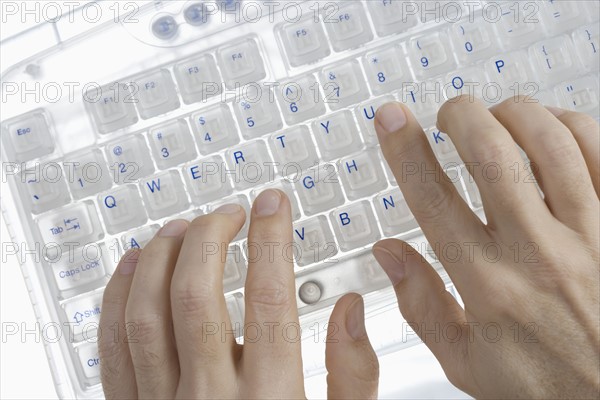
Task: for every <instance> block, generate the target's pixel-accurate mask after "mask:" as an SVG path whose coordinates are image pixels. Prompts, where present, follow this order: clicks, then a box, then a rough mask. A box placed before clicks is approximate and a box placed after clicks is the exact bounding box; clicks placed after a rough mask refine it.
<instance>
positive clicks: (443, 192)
mask: <svg viewBox="0 0 600 400" xmlns="http://www.w3.org/2000/svg"><path fill="white" fill-rule="evenodd" d="M432 186H433V187H432ZM427 189H428V190H427V191H426V193H424V195H423V196H421V201H420V202H419V206H418V207H414V209H413V210H412V212H413V214H414V216H415V218H416V219H417V221H419V223H420V224H428V223H439V221H440V220H441V217H442V216H444V215H446V214H447V213H448V210H451V209H453V207H452V203H453V202H454V201H455V199H454V197H455V196H453V193H452V192H451V191H450V190H449V189H447V188H445V187H444V186H442V185H439V184H434V185H428V187H427Z"/></svg>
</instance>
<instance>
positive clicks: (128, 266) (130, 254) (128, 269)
mask: <svg viewBox="0 0 600 400" xmlns="http://www.w3.org/2000/svg"><path fill="white" fill-rule="evenodd" d="M139 257H140V252H139V251H138V250H137V249H129V250H127V252H126V253H125V254H123V257H122V258H121V261H120V265H119V273H120V274H121V275H131V274H133V271H135V267H136V266H137V262H138V258H139Z"/></svg>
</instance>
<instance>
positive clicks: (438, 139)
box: [432, 131, 446, 144]
mask: <svg viewBox="0 0 600 400" xmlns="http://www.w3.org/2000/svg"><path fill="white" fill-rule="evenodd" d="M432 134H433V138H434V139H435V144H438V143H439V142H445V141H446V139H444V138H443V137H442V136H441V135H442V132H440V131H435V132H432Z"/></svg>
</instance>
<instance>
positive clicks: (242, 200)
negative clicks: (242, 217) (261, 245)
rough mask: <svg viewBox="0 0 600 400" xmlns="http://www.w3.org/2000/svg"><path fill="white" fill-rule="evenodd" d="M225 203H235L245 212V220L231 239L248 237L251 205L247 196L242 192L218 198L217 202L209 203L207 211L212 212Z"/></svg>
mask: <svg viewBox="0 0 600 400" xmlns="http://www.w3.org/2000/svg"><path fill="white" fill-rule="evenodd" d="M226 204H237V205H239V206H241V207H242V208H243V209H244V211H245V212H246V221H245V222H244V225H243V226H242V228H241V229H240V231H239V232H238V234H237V235H236V236H235V238H234V239H233V240H234V241H237V240H244V239H246V238H247V237H248V226H249V225H250V214H251V212H252V206H251V205H250V202H249V201H248V198H247V197H246V196H244V195H243V194H240V195H236V196H232V197H228V198H226V199H223V200H219V201H218V202H216V203H213V204H211V205H209V206H208V210H207V211H208V212H209V213H210V212H213V211H215V210H216V209H217V208H219V207H221V206H223V205H226Z"/></svg>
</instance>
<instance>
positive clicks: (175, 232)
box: [158, 219, 188, 237]
mask: <svg viewBox="0 0 600 400" xmlns="http://www.w3.org/2000/svg"><path fill="white" fill-rule="evenodd" d="M187 227H188V224H187V222H185V221H184V220H182V219H176V220H174V221H169V222H167V224H166V225H165V226H163V227H162V228H161V230H160V232H158V236H159V237H178V236H181V235H183V234H184V233H185V231H186V230H187Z"/></svg>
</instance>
